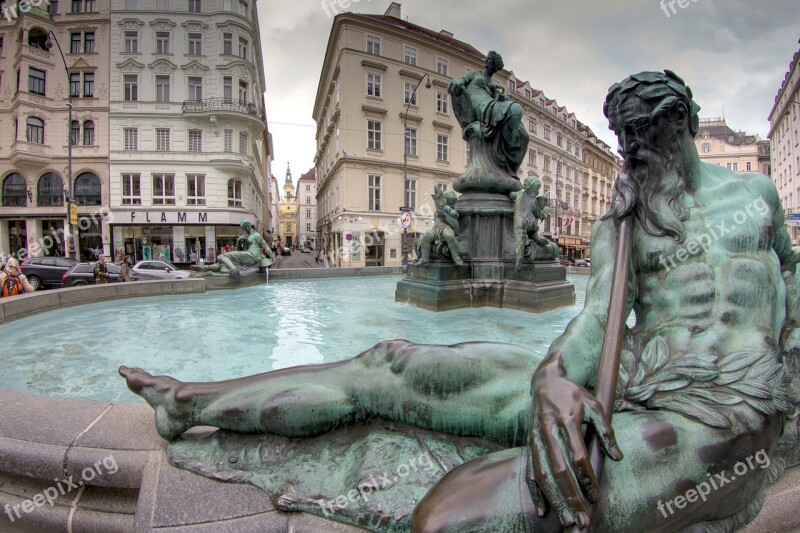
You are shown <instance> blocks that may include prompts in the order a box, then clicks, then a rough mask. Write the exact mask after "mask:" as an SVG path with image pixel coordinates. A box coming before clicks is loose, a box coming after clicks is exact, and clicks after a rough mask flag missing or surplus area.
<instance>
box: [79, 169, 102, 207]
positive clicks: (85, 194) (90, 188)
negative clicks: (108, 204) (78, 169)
mask: <svg viewBox="0 0 800 533" xmlns="http://www.w3.org/2000/svg"><path fill="white" fill-rule="evenodd" d="M100 191H101V187H100V178H98V177H97V176H95V175H94V174H92V173H91V172H84V173H83V174H81V175H80V176H78V178H77V179H76V180H75V203H77V204H78V205H100V201H101V197H100Z"/></svg>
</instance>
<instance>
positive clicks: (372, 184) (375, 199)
mask: <svg viewBox="0 0 800 533" xmlns="http://www.w3.org/2000/svg"><path fill="white" fill-rule="evenodd" d="M368 194H369V207H368V209H369V210H370V211H380V210H381V177H380V176H378V175H377V174H370V175H369V189H368Z"/></svg>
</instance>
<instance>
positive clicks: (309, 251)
mask: <svg viewBox="0 0 800 533" xmlns="http://www.w3.org/2000/svg"><path fill="white" fill-rule="evenodd" d="M300 251H301V252H302V253H304V254H310V253H311V248H309V247H308V246H303V247H302V248H300Z"/></svg>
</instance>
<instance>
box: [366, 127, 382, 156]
mask: <svg viewBox="0 0 800 533" xmlns="http://www.w3.org/2000/svg"><path fill="white" fill-rule="evenodd" d="M382 146H383V145H382V143H381V123H380V122H379V121H377V120H368V121H367V148H368V149H369V150H382V149H383V148H382Z"/></svg>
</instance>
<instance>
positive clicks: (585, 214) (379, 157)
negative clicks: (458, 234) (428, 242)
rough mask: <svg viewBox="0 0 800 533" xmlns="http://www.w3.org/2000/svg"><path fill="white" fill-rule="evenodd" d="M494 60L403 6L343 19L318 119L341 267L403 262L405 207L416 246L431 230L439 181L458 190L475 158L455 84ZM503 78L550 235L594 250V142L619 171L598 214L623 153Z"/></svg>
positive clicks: (327, 219)
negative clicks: (545, 200) (454, 100)
mask: <svg viewBox="0 0 800 533" xmlns="http://www.w3.org/2000/svg"><path fill="white" fill-rule="evenodd" d="M500 52H501V53H502V51H500ZM484 63H485V55H484V54H483V53H481V52H480V51H478V50H477V49H475V48H474V47H472V46H471V45H469V44H468V43H465V42H463V41H459V40H457V39H455V38H454V36H453V34H452V33H450V32H448V31H445V30H442V31H439V32H436V31H432V30H428V29H426V28H424V27H422V26H419V25H416V24H413V23H411V22H408V20H407V17H404V16H403V15H402V13H401V6H400V5H399V4H397V3H392V4H391V5H390V7H389V9H388V10H387V11H386V13H385V14H384V15H358V14H353V13H345V14H341V15H338V16H337V17H336V18H335V19H334V22H333V28H332V30H331V34H330V38H329V41H328V47H327V50H326V55H325V61H324V64H323V68H322V74H321V77H320V81H319V87H318V90H317V97H316V101H315V105H314V113H313V118H314V120H315V122H316V124H317V153H316V159H315V164H316V171H317V205H318V217H317V228H318V231H319V234H320V240H321V245H322V247H323V248H324V249H325V250H326V252H327V253H328V254H329V256H333V262H334V264H335V265H337V266H373V265H387V266H395V265H400V264H401V261H402V250H403V229H402V227H401V225H400V219H399V214H400V208H401V207H409V208H411V210H412V222H411V227H410V228H409V230H408V232H409V237H408V246H409V248H410V244H411V242H413V240H414V239H415V238H416V237H418V236H419V235H421V234H422V233H424V232H425V231H426V230H427V229H428V228H430V227H431V226H432V224H433V202H432V199H431V194H432V193H433V190H434V186H435V185H436V184H437V183H441V184H443V185H446V186H447V187H452V183H453V181H455V179H456V178H457V177H458V176H459V175H460V174H461V173H463V172H464V170H465V168H466V164H467V161H468V157H469V154H468V151H467V145H466V143H465V142H464V140H463V139H462V136H461V127H460V125H459V124H458V121H457V119H456V117H455V115H454V113H453V110H452V106H451V101H450V95H449V94H448V93H447V86H448V84H449V82H450V81H451V80H452V79H454V78H460V77H462V76H464V75H465V74H466V73H467V72H469V71H473V70H483V68H484ZM508 67H509V66H508V65H506V68H508ZM495 81H496V82H497V83H500V84H502V85H503V86H504V87H505V88H506V94H507V95H509V96H510V97H511V98H513V99H514V100H515V101H516V102H517V103H519V104H520V105H521V106H522V108H523V110H524V112H525V115H524V118H523V121H524V125H525V127H526V129H527V130H528V135H529V138H530V142H529V146H528V149H529V152H528V156H527V158H526V160H525V161H524V162H523V165H522V166H521V168H520V171H519V175H518V177H520V178H524V177H525V176H526V175H528V174H531V173H532V174H536V175H538V176H539V177H540V178H541V180H542V192H541V194H544V195H546V196H548V197H549V198H550V202H551V208H550V213H551V216H550V219H549V220H546V221H545V222H544V234H545V235H546V236H547V237H549V238H552V239H553V240H558V241H559V244H560V247H561V250H562V255H564V256H566V257H585V256H586V255H587V254H588V244H589V243H588V239H589V236H590V227H591V223H592V221H593V220H594V218H593V217H592V216H591V215H590V212H591V211H590V209H589V206H590V205H591V199H592V194H593V192H590V191H589V189H588V187H589V186H590V184H591V182H592V178H591V177H590V176H588V175H587V173H586V163H585V153H584V152H585V146H586V145H587V143H590V142H593V143H594V145H595V146H596V151H598V152H600V153H602V157H603V158H605V159H604V160H605V161H607V162H610V167H611V168H610V170H609V171H608V172H604V174H603V176H602V179H600V178H598V180H599V181H598V184H597V187H598V190H597V191H594V195H595V198H594V199H595V201H596V204H597V206H596V210H597V211H599V210H603V209H604V208H605V207H607V206H608V205H609V204H610V191H611V177H613V176H614V175H615V172H614V168H616V169H618V168H619V164H618V158H616V157H615V156H614V155H613V154H612V153H611V151H610V149H609V148H608V147H607V146H606V145H604V143H602V141H599V140H597V139H596V137H595V136H594V134H592V133H591V131H590V130H589V129H588V128H587V127H586V126H585V125H583V124H582V123H581V122H580V121H579V120H578V119H577V118H576V116H575V114H574V113H571V112H570V111H569V110H568V109H567V108H566V107H565V106H563V105H560V104H559V103H558V102H557V101H556V100H555V99H553V98H548V97H547V96H546V95H545V94H544V93H543V92H542V91H540V90H537V89H535V88H534V87H533V86H532V85H531V84H530V83H529V82H527V81H523V80H521V79H518V78H517V77H516V76H515V75H514V73H513V71H511V70H503V71H501V72H498V73H497V74H496V75H495ZM404 131H407V132H408V133H407V135H405V136H404ZM404 155H405V159H406V165H405V168H404ZM598 157H600V156H598ZM611 163H613V164H611ZM601 191H602V192H601ZM557 199H558V202H559V203H558V204H557ZM556 205H558V213H556V211H557V209H556ZM559 228H560V231H559Z"/></svg>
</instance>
